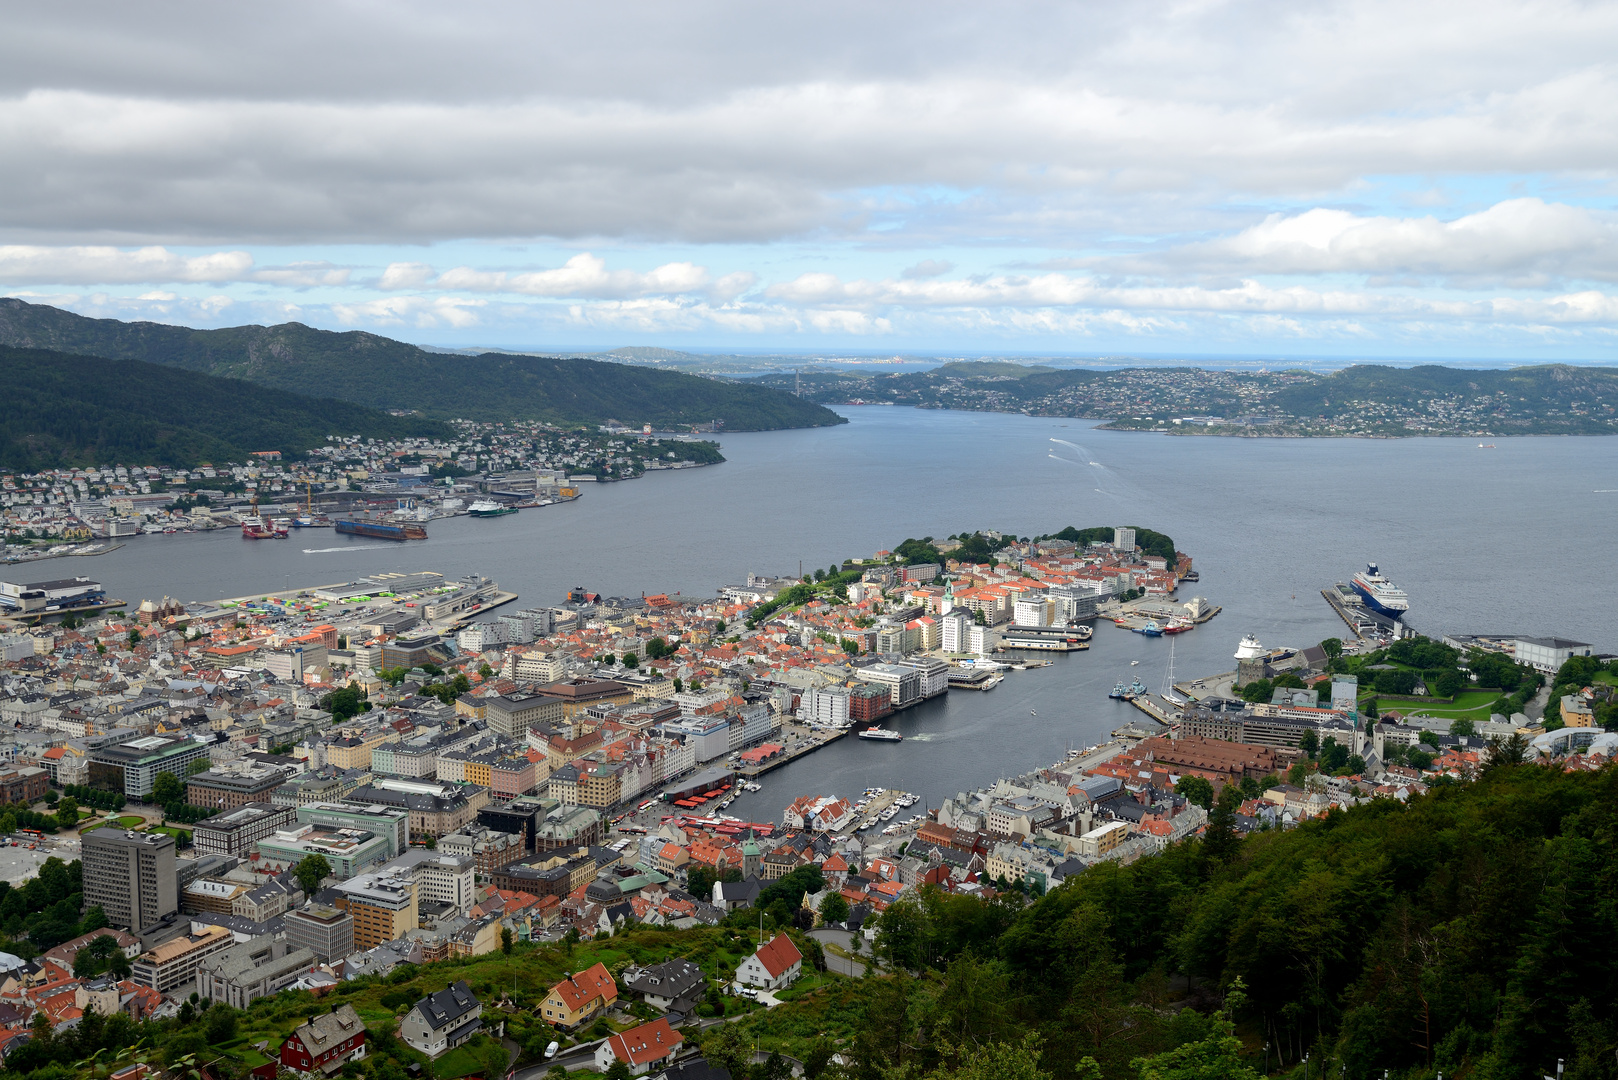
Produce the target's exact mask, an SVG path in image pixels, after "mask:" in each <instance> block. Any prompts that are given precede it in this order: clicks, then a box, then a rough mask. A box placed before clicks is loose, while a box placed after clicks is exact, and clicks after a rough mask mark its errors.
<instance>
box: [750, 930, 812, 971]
mask: <svg viewBox="0 0 1618 1080" xmlns="http://www.w3.org/2000/svg"><path fill="white" fill-rule="evenodd" d="M758 962H759V963H761V964H763V965H764V970H765V971H768V972H769V973H770V978H772V979H779V978H780V977H781V975H782V974H783V973H785V972H786V970H787V969H788V968H790V967H791V966H792V965H793V964H801V963H803V953H801V952H799V951H798V947H797V946H796V945H794V944H792V939H791V938H789V937H787V936H786V935H785V934H776V935H775V937H773V938H771V939H770V940H769V941H768V942H767V943H765V944H764V945H761V946H760V947H759V950H758Z"/></svg>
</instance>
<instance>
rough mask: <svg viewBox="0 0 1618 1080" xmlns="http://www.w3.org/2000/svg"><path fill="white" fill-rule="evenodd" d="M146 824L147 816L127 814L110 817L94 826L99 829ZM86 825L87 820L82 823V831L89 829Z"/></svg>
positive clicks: (136, 827)
mask: <svg viewBox="0 0 1618 1080" xmlns="http://www.w3.org/2000/svg"><path fill="white" fill-rule="evenodd" d="M144 824H146V819H145V818H140V817H134V816H132V815H129V814H125V815H124V816H123V817H109V818H107V819H106V820H105V821H102V822H98V823H96V824H95V825H94V827H95V828H97V829H138V828H140V827H141V826H142V825H144ZM86 825H88V823H86V822H81V823H80V831H81V832H82V831H87V830H86Z"/></svg>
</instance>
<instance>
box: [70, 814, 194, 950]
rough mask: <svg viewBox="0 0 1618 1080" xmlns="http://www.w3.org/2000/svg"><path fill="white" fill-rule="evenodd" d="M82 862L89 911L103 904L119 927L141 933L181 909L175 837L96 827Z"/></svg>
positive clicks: (89, 834) (87, 839)
mask: <svg viewBox="0 0 1618 1080" xmlns="http://www.w3.org/2000/svg"><path fill="white" fill-rule="evenodd" d="M81 858H82V859H83V870H84V904H85V907H87V908H89V907H94V906H95V905H97V904H99V905H101V910H102V911H104V912H106V913H107V922H109V923H111V924H112V925H113V926H115V927H117V928H119V929H121V930H129V931H131V932H134V933H139V932H140V931H141V930H142V929H144V928H146V927H148V926H151V925H153V924H155V923H157V922H158V921H160V920H161V919H163V918H164V917H166V916H169V915H173V914H174V913H175V912H177V911H179V910H180V899H179V893H180V890H179V885H178V878H177V876H176V873H175V865H174V837H172V836H167V835H164V834H162V833H137V832H123V831H121V830H118V829H93V830H91V831H90V832H87V833H85V834H84V848H83V853H82V855H81Z"/></svg>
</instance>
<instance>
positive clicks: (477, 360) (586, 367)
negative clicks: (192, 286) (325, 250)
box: [0, 299, 843, 431]
mask: <svg viewBox="0 0 1618 1080" xmlns="http://www.w3.org/2000/svg"><path fill="white" fill-rule="evenodd" d="M0 345H11V346H16V347H20V348H36V349H55V350H59V351H63V352H70V353H77V354H81V355H85V356H101V357H107V358H109V359H119V360H145V361H148V362H150V363H155V364H166V365H169V366H172V367H179V368H186V369H188V370H191V371H200V372H205V373H207V374H210V375H220V376H225V377H229V378H237V379H246V380H247V381H249V382H254V383H258V384H260V385H262V386H268V387H271V388H272V389H276V390H283V391H292V392H296V393H302V394H317V395H320V396H325V397H335V398H339V399H341V400H343V401H351V402H355V403H357V404H360V405H367V406H370V407H371V408H376V409H415V410H417V411H419V412H420V413H422V414H423V415H426V416H435V417H440V418H444V419H451V418H456V417H460V418H465V419H469V420H514V419H527V420H543V421H548V422H553V423H564V424H573V423H586V424H593V423H599V422H601V421H604V420H608V419H616V420H621V421H623V422H625V423H629V424H643V423H650V424H652V425H653V426H654V427H659V428H676V427H683V426H690V425H696V424H708V423H711V422H713V421H715V420H717V421H719V422H720V424H721V426H722V428H723V430H727V431H765V430H774V429H777V428H797V427H822V426H826V425H830V424H839V423H842V422H843V420H842V418H841V417H839V416H838V415H837V414H836V413H834V412H832V411H831V410H829V409H826V408H823V407H822V406H819V405H816V404H813V403H811V402H808V401H805V400H802V399H800V398H797V397H794V396H793V395H791V394H789V393H785V392H783V391H780V390H775V389H771V388H769V387H765V386H760V385H757V384H753V383H734V382H725V381H720V380H715V379H706V378H701V377H699V376H695V375H686V374H682V373H680V372H676V371H662V370H656V369H651V368H645V367H632V366H629V365H627V364H611V363H604V362H602V361H600V360H589V359H584V358H581V357H544V356H511V355H506V354H502V353H484V354H482V355H479V356H456V355H450V354H445V353H432V352H427V351H426V350H424V349H420V348H417V347H416V346H414V345H410V344H407V343H405V342H402V341H394V340H392V339H391V338H385V337H380V336H378V335H376V334H368V333H364V332H362V331H350V332H348V333H333V332H331V331H327V330H316V329H314V328H312V327H308V326H304V325H303V324H301V323H282V324H281V325H279V326H236V327H231V328H229V329H224V330H193V329H190V328H187V327H183V326H166V325H162V324H159V323H149V322H127V323H126V322H120V321H119V320H117V319H89V318H85V317H84V316H82V315H75V314H73V313H72V312H69V311H63V310H61V309H60V308H53V307H48V306H45V305H41V304H29V303H25V302H23V301H21V300H15V299H0Z"/></svg>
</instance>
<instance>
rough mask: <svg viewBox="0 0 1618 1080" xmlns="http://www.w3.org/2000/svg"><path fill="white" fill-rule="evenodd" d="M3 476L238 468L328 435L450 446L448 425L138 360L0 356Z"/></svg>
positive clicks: (19, 352)
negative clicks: (75, 468) (254, 456)
mask: <svg viewBox="0 0 1618 1080" xmlns="http://www.w3.org/2000/svg"><path fill="white" fill-rule="evenodd" d="M0 385H3V386H4V387H5V392H6V398H7V401H6V406H7V407H6V409H5V410H4V411H3V412H0V466H3V467H4V468H7V469H17V470H22V471H35V470H38V469H44V468H55V467H58V466H64V465H92V464H107V463H111V462H125V463H127V464H131V465H133V464H136V463H139V464H154V465H174V466H185V465H193V464H196V463H197V462H200V461H245V460H247V455H248V454H249V453H251V452H252V451H254V450H280V451H282V452H283V453H297V452H301V451H305V450H308V449H309V448H311V447H315V446H321V445H324V444H325V443H326V441H327V437H328V436H330V435H334V434H344V435H362V436H369V437H373V438H396V437H404V436H411V435H426V436H436V437H444V438H448V437H452V436H453V432H452V431H451V429H450V428H449V427H448V425H446V424H444V423H442V422H441V421H436V420H427V419H423V418H421V417H397V416H390V415H388V414H387V413H385V412H379V411H378V410H376V409H368V408H365V407H363V406H360V405H354V404H350V403H349V402H346V401H333V400H331V399H329V398H313V397H307V396H305V395H302V394H292V393H276V394H266V393H265V392H264V388H263V387H261V386H254V385H253V384H251V383H247V382H243V381H241V380H239V379H222V378H216V377H215V376H212V375H204V374H202V373H200V372H195V371H182V370H179V369H177V368H172V367H164V366H162V365H160V364H148V363H146V362H144V361H141V360H107V359H103V358H100V357H93V356H73V355H69V354H66V353H60V352H48V351H44V350H39V349H15V348H7V347H4V346H0Z"/></svg>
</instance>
